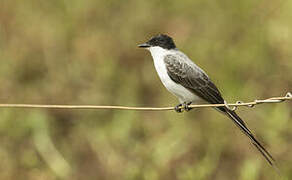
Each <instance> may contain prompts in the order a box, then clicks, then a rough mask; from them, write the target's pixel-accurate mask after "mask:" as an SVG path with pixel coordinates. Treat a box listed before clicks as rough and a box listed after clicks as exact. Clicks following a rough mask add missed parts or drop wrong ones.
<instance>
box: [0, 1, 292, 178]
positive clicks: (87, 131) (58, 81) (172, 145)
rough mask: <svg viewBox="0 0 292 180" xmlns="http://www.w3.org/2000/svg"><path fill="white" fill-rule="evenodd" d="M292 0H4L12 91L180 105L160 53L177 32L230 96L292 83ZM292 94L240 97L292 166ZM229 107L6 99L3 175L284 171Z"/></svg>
mask: <svg viewBox="0 0 292 180" xmlns="http://www.w3.org/2000/svg"><path fill="white" fill-rule="evenodd" d="M291 19H292V1H289V0H281V1H272V0H261V1H254V0H238V1H230V0H222V1H214V0H195V1H193V0H184V1H169V0H166V1H159V0H155V1H136V0H125V1H117V0H96V1H94V0H84V1H80V0H49V1H47V0H26V1H23V0H1V2H0V103H38V104H92V105H127V106H154V107H160V106H175V105H176V104H177V103H178V102H177V99H176V98H175V97H173V96H172V95H171V94H170V93H169V92H167V90H166V89H165V88H164V87H163V85H162V84H161V82H160V80H159V78H158V76H157V74H156V71H155V69H154V66H153V61H152V58H151V56H150V53H149V52H147V51H145V50H141V49H138V48H137V44H139V43H143V42H145V41H146V40H148V39H149V38H150V37H151V36H153V35H156V34H158V33H166V34H168V35H170V36H172V37H173V38H174V40H175V42H176V44H177V46H178V47H179V49H181V50H183V51H184V52H185V53H186V54H187V55H188V56H189V57H191V58H192V59H193V60H194V61H196V63H197V64H198V65H199V66H201V67H202V68H203V69H204V70H205V71H207V72H208V74H209V76H210V77H211V78H212V79H213V81H214V82H215V83H216V84H217V86H218V87H219V88H220V89H221V91H222V94H223V95H224V97H225V98H226V100H228V101H229V102H235V101H237V100H242V101H249V100H254V99H261V98H268V97H272V96H283V95H285V94H286V92H288V91H291V87H292V78H291V77H292V61H291V58H292V51H291V47H292V21H291ZM291 107H292V106H291V102H286V103H281V104H265V105H259V106H257V107H255V108H253V109H249V108H240V109H239V110H238V113H239V114H240V115H241V116H242V118H243V119H245V121H246V122H247V123H248V125H249V127H250V128H251V129H252V131H253V132H255V134H256V135H257V137H258V138H259V140H260V141H262V142H263V144H264V145H265V147H266V148H267V149H268V150H269V151H270V152H271V153H272V154H273V155H274V157H275V159H276V160H277V162H278V166H279V168H280V169H281V171H282V174H283V176H284V177H286V178H287V179H291V178H292V153H291V149H292V140H291V138H292V121H291V120H292V119H291V117H292V108H291ZM278 178H279V176H278V175H277V174H276V173H275V171H274V170H273V169H272V168H271V167H270V166H269V165H268V163H267V162H266V161H265V160H264V159H263V158H262V157H261V155H260V154H259V153H258V152H257V151H256V150H255V148H254V147H252V145H250V142H249V140H248V138H247V137H245V136H244V135H242V133H241V132H240V131H239V130H238V129H237V127H236V126H234V125H233V124H232V123H231V121H230V120H229V119H227V118H226V117H224V116H222V115H220V114H219V113H218V112H216V111H214V110H213V109H196V110H193V111H191V112H189V113H182V114H177V113H175V112H172V111H164V112H134V111H118V110H115V111H114V110H46V109H8V108H2V109H0V179H3V180H6V179H7V180H10V179H30V180H39V179H48V180H51V179H73V180H75V179H76V180H77V179H100V180H104V179H106V180H109V179H134V180H143V179H151V180H158V179H159V180H160V179H161V180H175V179H183V180H189V179H199V180H200V179H202V180H203V179H221V180H226V179H239V180H251V179H255V180H257V179H278Z"/></svg>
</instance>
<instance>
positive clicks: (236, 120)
mask: <svg viewBox="0 0 292 180" xmlns="http://www.w3.org/2000/svg"><path fill="white" fill-rule="evenodd" d="M221 111H223V112H224V113H226V115H227V116H228V117H229V118H230V119H231V120H232V121H233V122H234V123H235V124H236V125H237V126H238V127H239V129H240V130H241V131H242V132H243V133H244V134H245V135H246V136H247V137H249V139H250V140H251V142H252V144H253V145H254V146H255V147H256V148H257V150H258V151H259V152H260V153H261V154H262V155H263V156H264V158H265V159H266V160H267V162H268V163H269V164H270V165H271V166H272V167H273V168H274V169H275V170H276V171H277V173H278V174H281V173H280V171H279V169H278V168H277V166H276V164H275V159H274V158H273V156H272V155H271V154H270V153H269V152H268V151H267V150H266V149H265V148H264V147H263V146H262V145H261V143H260V142H259V141H258V140H257V139H256V138H255V137H254V135H253V134H252V133H251V131H250V130H249V129H248V127H247V126H246V124H245V123H244V121H243V120H242V119H241V118H240V117H239V116H238V115H237V114H236V113H235V112H234V111H231V110H230V109H228V108H226V107H224V110H223V108H222V109H221Z"/></svg>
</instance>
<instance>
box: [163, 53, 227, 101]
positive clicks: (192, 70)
mask: <svg viewBox="0 0 292 180" xmlns="http://www.w3.org/2000/svg"><path fill="white" fill-rule="evenodd" d="M179 58H185V57H183V56H179ZM164 62H165V64H166V69H167V73H168V75H169V76H170V78H171V79H172V80H173V81H174V82H176V83H178V84H180V85H182V86H184V87H185V88H187V89H188V90H190V91H191V92H193V93H194V94H196V95H197V96H199V97H200V98H202V99H204V100H205V101H207V102H209V103H211V104H223V103H224V99H223V98H222V96H221V93H220V92H219V90H218V89H217V87H216V86H215V85H214V84H213V83H212V82H211V80H210V79H209V77H208V76H207V75H206V74H205V73H204V72H203V71H202V70H201V69H200V68H199V67H197V66H196V65H194V64H193V65H190V64H187V63H185V62H182V61H179V60H178V57H177V56H176V55H166V56H165V58H164Z"/></svg>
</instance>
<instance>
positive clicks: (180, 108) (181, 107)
mask: <svg viewBox="0 0 292 180" xmlns="http://www.w3.org/2000/svg"><path fill="white" fill-rule="evenodd" d="M183 109H184V106H183V104H179V105H177V106H175V107H174V110H175V112H177V113H181V112H183Z"/></svg>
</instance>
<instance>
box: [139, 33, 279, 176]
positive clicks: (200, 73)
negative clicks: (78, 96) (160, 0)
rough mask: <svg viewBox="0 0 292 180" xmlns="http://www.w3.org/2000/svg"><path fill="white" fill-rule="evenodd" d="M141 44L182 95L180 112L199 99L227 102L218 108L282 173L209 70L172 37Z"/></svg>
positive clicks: (165, 81) (169, 84) (169, 86)
mask: <svg viewBox="0 0 292 180" xmlns="http://www.w3.org/2000/svg"><path fill="white" fill-rule="evenodd" d="M138 47H139V48H144V49H147V50H149V51H150V53H151V55H152V58H153V61H154V66H155V69H156V71H157V74H158V76H159V78H160V80H161V82H162V84H163V85H164V86H165V87H166V89H167V90H168V91H169V92H171V93H172V94H173V95H175V96H176V97H177V98H178V100H179V102H180V104H178V105H177V106H175V108H174V109H175V111H176V112H182V111H183V110H185V111H189V110H191V109H192V108H191V107H189V105H190V104H195V103H198V102H207V103H210V104H226V106H221V107H215V109H216V110H218V111H219V112H221V113H223V114H225V115H226V116H227V117H229V119H231V120H232V122H233V123H234V124H235V125H236V126H237V127H238V128H239V129H240V130H241V131H242V132H243V133H244V134H245V135H246V136H247V137H248V138H249V139H250V141H251V143H252V144H253V145H254V146H255V148H256V149H257V150H258V151H259V152H260V154H262V156H263V157H264V158H265V159H266V161H267V162H268V163H269V164H270V165H271V166H272V167H274V168H275V169H276V170H277V172H278V168H277V167H276V165H275V159H274V158H273V156H272V155H271V154H270V153H269V152H268V151H267V150H266V149H265V148H264V146H263V145H262V144H261V143H260V142H259V141H258V140H257V139H256V137H255V136H254V134H253V133H252V132H251V130H250V129H249V128H248V127H247V125H246V123H245V122H244V121H243V120H242V119H241V118H240V117H239V115H237V113H236V112H235V111H234V110H232V109H230V108H229V107H228V106H227V103H226V101H225V100H224V99H223V97H222V95H221V93H220V91H219V90H218V88H217V87H216V85H215V84H214V83H213V82H212V81H211V79H210V78H209V76H208V75H207V74H206V73H205V71H204V70H203V69H201V68H200V67H199V66H198V65H196V64H195V63H194V62H193V61H192V60H191V59H190V58H189V57H188V56H187V55H186V54H184V53H183V52H182V51H180V50H179V49H178V48H177V47H176V45H175V43H174V41H173V39H172V38H171V37H170V36H168V35H166V34H158V35H155V36H153V37H152V38H150V40H148V41H147V42H145V43H143V44H140V45H138Z"/></svg>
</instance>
